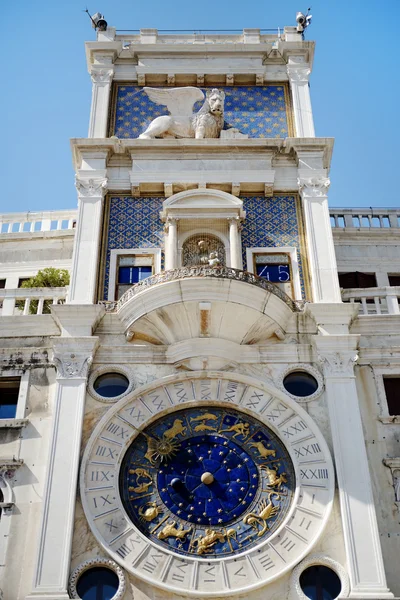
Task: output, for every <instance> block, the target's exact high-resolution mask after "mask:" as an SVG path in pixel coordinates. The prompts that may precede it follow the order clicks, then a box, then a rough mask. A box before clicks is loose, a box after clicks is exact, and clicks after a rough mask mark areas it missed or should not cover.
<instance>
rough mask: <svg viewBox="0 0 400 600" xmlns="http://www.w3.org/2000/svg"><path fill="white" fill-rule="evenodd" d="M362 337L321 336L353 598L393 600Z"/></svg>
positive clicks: (318, 340)
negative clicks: (367, 420)
mask: <svg viewBox="0 0 400 600" xmlns="http://www.w3.org/2000/svg"><path fill="white" fill-rule="evenodd" d="M357 343H358V336H357V335H319V336H316V338H315V340H314V344H315V347H316V351H317V353H318V356H319V359H320V361H321V362H322V364H323V367H324V375H325V386H326V394H327V401H328V409H329V419H330V426H331V433H332V441H333V449H334V457H335V464H336V473H337V479H338V486H339V498H340V508H341V517H342V525H343V534H344V541H345V548H346V554H347V567H348V574H349V578H350V587H351V591H350V594H349V597H350V598H360V599H361V598H362V599H363V600H366V599H367V598H371V600H372V599H374V600H377V599H381V598H393V594H391V592H390V591H389V589H388V587H387V584H386V576H385V571H384V566H383V558H382V550H381V544H380V539H379V530H378V524H377V520H376V513H375V505H374V499H373V495H372V483H371V476H370V473H369V467H368V457H367V451H366V447H365V440H364V433H363V426H362V421H361V414H360V408H359V401H358V395H357V388H356V384H355V374H354V365H355V362H356V360H357Z"/></svg>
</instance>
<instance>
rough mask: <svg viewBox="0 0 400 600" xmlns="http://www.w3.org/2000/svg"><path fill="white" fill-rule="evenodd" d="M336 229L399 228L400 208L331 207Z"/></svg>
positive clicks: (333, 224) (332, 221)
mask: <svg viewBox="0 0 400 600" xmlns="http://www.w3.org/2000/svg"><path fill="white" fill-rule="evenodd" d="M329 214H330V217H331V225H332V227H333V228H334V229H343V228H344V229H368V228H373V229H399V228H400V209H397V208H331V209H330V210H329Z"/></svg>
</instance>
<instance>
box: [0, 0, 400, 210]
mask: <svg viewBox="0 0 400 600" xmlns="http://www.w3.org/2000/svg"><path fill="white" fill-rule="evenodd" d="M90 2H91V4H90V5H89V9H90V10H91V12H92V13H94V12H96V11H101V12H103V13H104V15H105V18H106V19H107V21H108V23H109V25H112V26H115V27H117V29H140V28H144V27H156V28H158V29H190V30H192V29H243V27H259V28H262V29H264V28H265V29H267V28H275V27H283V26H285V25H293V24H294V23H295V14H296V11H298V10H303V11H305V10H306V9H307V6H308V5H307V3H306V2H307V0H274V2H272V1H271V0H264V1H263V2H261V1H259V0H258V1H256V2H253V3H247V2H239V1H238V0H219V1H218V2H216V1H215V0H202V2H201V3H197V4H196V5H194V3H192V2H190V1H188V0H170V1H169V2H166V1H165V0H148V1H147V2H142V3H139V2H137V0H136V1H135V2H132V1H128V0H113V1H111V0H90ZM302 2H303V4H302ZM311 6H312V14H313V22H312V25H311V26H310V28H309V29H308V31H307V39H312V40H315V41H316V44H317V47H316V55H315V62H314V71H313V74H312V78H311V95H312V103H313V109H314V119H315V126H316V134H317V135H318V136H327V137H335V138H336V141H335V149H334V156H333V162H332V169H331V180H332V185H331V189H330V193H329V199H330V204H331V206H347V207H352V206H392V207H393V206H399V205H400V197H399V194H398V191H397V189H396V184H395V178H394V174H395V173H396V168H397V169H398V167H397V160H396V159H397V156H396V155H397V151H398V148H397V143H396V142H397V139H396V136H398V135H399V133H400V126H399V118H398V105H399V97H400V83H399V81H400V76H399V72H400V69H399V66H398V59H396V54H397V44H396V39H397V36H398V28H399V26H400V10H399V9H400V0H381V1H380V2H372V1H370V0H346V1H345V0H330V1H329V0H325V1H323V0H315V1H314V2H313V3H312V4H311ZM85 8H86V4H85V3H84V0H79V1H78V0H68V2H57V1H54V0H52V1H51V2H50V1H49V0H42V1H41V2H34V3H32V2H27V0H22V1H20V2H7V3H6V4H3V7H2V21H3V26H2V35H1V37H2V45H3V54H2V56H3V66H2V81H3V92H2V94H1V95H0V109H1V114H2V115H3V120H2V131H3V148H2V154H3V159H2V163H1V164H2V166H3V173H2V194H1V204H0V211H1V212H14V211H21V212H22V211H36V210H56V209H62V208H75V207H76V203H77V197H76V191H75V188H74V183H73V182H74V173H73V170H72V162H71V153H70V147H69V139H70V138H72V137H86V135H87V129H88V120H89V111H90V98H91V82H90V78H89V75H88V73H87V71H86V60H85V54H84V42H85V40H94V39H95V33H94V31H93V29H91V27H90V22H89V19H88V17H87V15H85V14H84V12H82V11H83V9H85ZM396 109H397V110H396ZM395 160H396V165H395Z"/></svg>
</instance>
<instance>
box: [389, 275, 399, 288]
mask: <svg viewBox="0 0 400 600" xmlns="http://www.w3.org/2000/svg"><path fill="white" fill-rule="evenodd" d="M388 277H389V285H392V286H398V285H400V275H399V274H393V275H388Z"/></svg>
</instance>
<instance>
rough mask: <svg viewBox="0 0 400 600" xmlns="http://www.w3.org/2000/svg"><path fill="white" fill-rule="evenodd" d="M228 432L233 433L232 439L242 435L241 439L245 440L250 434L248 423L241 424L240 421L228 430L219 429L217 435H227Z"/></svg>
mask: <svg viewBox="0 0 400 600" xmlns="http://www.w3.org/2000/svg"><path fill="white" fill-rule="evenodd" d="M229 431H234V432H235V433H234V434H233V436H232V437H236V436H237V435H242V436H243V438H244V439H246V438H247V436H248V435H249V433H250V425H249V424H248V423H243V422H242V421H240V422H239V423H236V425H232V426H231V427H229V429H220V430H219V432H218V433H228V432H229Z"/></svg>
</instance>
